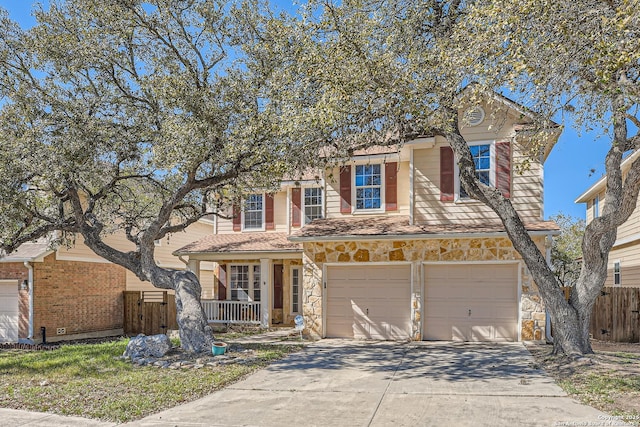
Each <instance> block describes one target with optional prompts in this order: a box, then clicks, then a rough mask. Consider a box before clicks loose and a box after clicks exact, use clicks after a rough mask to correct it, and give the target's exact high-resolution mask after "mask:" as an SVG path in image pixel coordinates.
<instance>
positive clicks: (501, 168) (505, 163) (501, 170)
mask: <svg viewBox="0 0 640 427" xmlns="http://www.w3.org/2000/svg"><path fill="white" fill-rule="evenodd" d="M496 188H498V190H500V192H501V193H502V195H503V196H504V197H507V198H509V197H511V143H510V142H509V141H503V142H496Z"/></svg>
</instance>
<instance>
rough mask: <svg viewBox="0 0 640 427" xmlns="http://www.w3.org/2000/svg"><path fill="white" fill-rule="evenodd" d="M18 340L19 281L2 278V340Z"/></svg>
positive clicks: (0, 281) (0, 287)
mask: <svg viewBox="0 0 640 427" xmlns="http://www.w3.org/2000/svg"><path fill="white" fill-rule="evenodd" d="M17 341H18V281H17V280H0V342H17Z"/></svg>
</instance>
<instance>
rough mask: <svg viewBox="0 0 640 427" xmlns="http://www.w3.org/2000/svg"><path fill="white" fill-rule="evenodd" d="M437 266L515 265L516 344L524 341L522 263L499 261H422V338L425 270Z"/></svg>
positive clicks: (425, 313)
mask: <svg viewBox="0 0 640 427" xmlns="http://www.w3.org/2000/svg"><path fill="white" fill-rule="evenodd" d="M429 265H436V266H447V265H514V266H516V267H517V274H518V283H517V284H516V286H517V287H518V288H517V294H516V301H515V303H516V309H517V322H518V324H517V325H516V326H517V332H516V333H517V337H516V341H515V342H521V341H522V309H521V306H522V304H521V302H522V261H520V260H502V261H500V260H498V261H422V282H423V283H422V289H423V291H422V302H421V305H422V317H421V320H422V328H423V330H422V332H421V337H422V339H423V340H424V321H425V319H426V318H427V312H426V303H425V296H426V295H425V292H426V284H425V283H424V282H425V279H424V278H425V274H424V268H425V266H429Z"/></svg>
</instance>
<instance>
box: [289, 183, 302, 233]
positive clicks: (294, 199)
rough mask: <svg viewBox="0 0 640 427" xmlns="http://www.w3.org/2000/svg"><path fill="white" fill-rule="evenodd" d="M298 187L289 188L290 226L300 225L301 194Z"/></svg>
mask: <svg viewBox="0 0 640 427" xmlns="http://www.w3.org/2000/svg"><path fill="white" fill-rule="evenodd" d="M300 192H301V189H300V187H296V188H292V189H291V226H292V227H300V226H301V225H302V196H301V195H300Z"/></svg>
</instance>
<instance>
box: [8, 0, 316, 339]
mask: <svg viewBox="0 0 640 427" xmlns="http://www.w3.org/2000/svg"><path fill="white" fill-rule="evenodd" d="M249 11H251V13H249ZM258 11H259V8H258V5H255V4H254V5H249V4H247V5H241V4H234V3H231V2H225V1H219V0H149V1H142V0H66V1H65V0H54V1H51V2H50V7H49V8H48V9H47V10H43V9H38V10H36V13H35V16H36V18H37V25H36V26H35V27H33V28H32V29H29V30H23V29H21V28H20V27H19V26H18V25H17V24H15V23H14V22H12V21H11V20H10V19H9V18H8V16H7V14H6V12H0V94H1V95H2V103H1V110H0V181H1V182H2V186H0V248H2V249H3V250H4V251H5V252H11V251H13V250H15V249H16V248H18V247H19V246H20V245H21V244H22V243H24V242H27V241H31V240H34V239H38V238H43V237H48V238H52V239H53V241H52V244H71V243H73V239H74V236H77V235H81V236H82V237H83V240H84V243H85V244H86V245H87V246H88V247H89V248H91V250H93V251H94V252H95V253H96V254H98V255H100V256H102V257H103V258H105V259H107V260H109V261H111V262H113V263H116V264H118V265H121V266H123V267H125V268H127V269H128V270H130V271H132V272H133V273H135V275H136V276H137V277H138V278H140V279H141V280H146V281H150V282H151V283H152V284H153V285H154V286H155V287H158V288H162V289H173V290H175V294H176V304H177V309H178V310H177V313H178V316H177V317H178V319H177V320H178V324H179V327H180V338H181V343H182V346H183V348H185V349H186V350H189V351H200V350H203V349H206V348H207V347H208V348H210V346H209V344H210V342H211V340H212V339H213V336H212V334H211V330H210V328H209V326H208V325H207V319H206V317H205V314H204V313H203V310H202V306H201V304H200V293H201V288H200V284H199V283H198V280H197V278H196V276H195V275H194V274H193V273H191V272H189V271H176V270H170V269H167V268H162V267H159V266H158V265H157V264H156V262H155V261H154V240H156V239H161V238H162V237H163V236H166V235H167V234H169V233H176V232H180V231H181V230H184V229H185V228H186V227H188V226H189V225H190V224H192V223H194V222H195V221H197V220H198V219H200V218H202V217H203V216H205V215H208V214H223V213H224V212H227V211H228V209H227V207H228V205H229V204H230V203H231V202H232V200H234V199H236V198H237V197H241V196H242V192H243V191H252V190H255V189H256V188H259V191H264V190H266V189H269V188H270V187H271V186H273V185H274V183H275V181H276V180H277V178H278V177H279V176H281V175H282V174H283V173H284V172H285V171H286V170H287V168H289V167H290V165H292V164H293V165H295V164H297V163H299V162H300V161H301V159H304V158H305V157H309V156H305V154H304V153H305V151H304V147H302V146H301V145H300V144H297V143H295V142H294V143H290V141H289V140H287V138H286V136H285V135H284V134H283V133H282V132H281V129H280V123H281V121H280V119H279V113H278V111H277V109H276V108H275V107H274V106H273V105H272V104H271V103H270V102H269V101H268V99H267V97H266V95H265V94H266V93H268V84H269V76H270V74H271V73H272V71H273V65H274V64H273V63H272V62H269V61H267V60H265V58H260V59H259V60H256V59H255V58H252V57H251V52H250V50H249V49H247V47H249V46H250V45H251V44H252V43H253V41H254V36H255V34H256V33H255V31H254V29H255V28H254V27H255V25H257V24H255V23H253V22H251V21H250V19H251V17H252V16H253V14H255V13H257V12H258ZM256 16H257V15H256ZM254 24H255V25H254ZM290 159H293V160H292V161H291V162H289V160H290ZM111 233H124V234H126V237H127V239H128V240H129V241H130V243H131V248H130V250H123V249H122V248H116V247H113V246H110V245H109V244H108V243H107V241H106V240H105V238H106V237H107V236H109V234H111ZM107 240H108V239H107Z"/></svg>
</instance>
